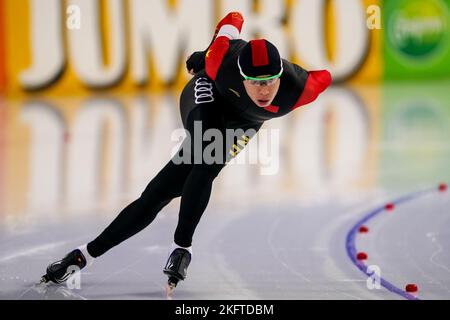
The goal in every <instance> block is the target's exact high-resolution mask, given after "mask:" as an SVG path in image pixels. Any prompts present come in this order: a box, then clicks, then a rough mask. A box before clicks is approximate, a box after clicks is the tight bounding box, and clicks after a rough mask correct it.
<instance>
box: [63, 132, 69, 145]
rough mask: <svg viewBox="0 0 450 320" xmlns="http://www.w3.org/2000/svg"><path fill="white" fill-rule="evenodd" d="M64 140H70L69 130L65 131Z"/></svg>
mask: <svg viewBox="0 0 450 320" xmlns="http://www.w3.org/2000/svg"><path fill="white" fill-rule="evenodd" d="M63 140H64V142H65V143H67V142H69V141H70V133H69V132H67V131H66V132H64V136H63Z"/></svg>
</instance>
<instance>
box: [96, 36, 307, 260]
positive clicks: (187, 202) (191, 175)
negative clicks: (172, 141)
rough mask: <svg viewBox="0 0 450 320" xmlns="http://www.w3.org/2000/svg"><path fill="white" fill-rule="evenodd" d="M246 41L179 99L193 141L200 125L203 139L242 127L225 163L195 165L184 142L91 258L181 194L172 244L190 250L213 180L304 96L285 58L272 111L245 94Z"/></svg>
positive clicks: (301, 78)
mask: <svg viewBox="0 0 450 320" xmlns="http://www.w3.org/2000/svg"><path fill="white" fill-rule="evenodd" d="M245 43H246V42H245V41H243V40H232V41H230V47H229V50H228V51H227V53H226V55H225V57H224V59H223V61H222V66H221V67H220V69H219V71H218V73H217V76H216V78H215V81H213V80H211V79H210V78H209V77H208V75H207V73H206V71H205V69H202V70H201V71H199V72H197V73H196V74H195V76H194V77H193V78H192V79H191V80H190V81H189V83H188V84H187V85H186V86H185V88H184V89H183V92H182V94H181V98H180V113H181V118H182V123H183V126H184V128H185V129H186V130H187V131H188V132H189V134H190V135H191V137H194V136H195V122H196V121H199V122H201V124H202V129H201V131H199V132H200V134H202V135H203V133H204V132H205V131H206V130H208V129H217V130H219V131H220V132H221V133H223V134H224V135H225V132H226V130H227V129H242V131H244V132H245V134H244V135H242V134H239V135H237V136H236V137H235V138H234V139H232V140H231V142H230V143H228V144H224V145H223V150H222V151H223V152H222V154H223V156H222V157H221V159H222V161H218V163H207V162H206V161H200V162H198V161H195V159H193V158H194V156H195V154H196V153H197V155H198V153H199V149H194V147H193V143H190V145H188V146H187V148H183V147H186V143H187V144H189V142H188V141H187V139H186V140H185V143H184V144H183V146H182V148H180V151H179V152H178V154H177V155H175V157H174V158H172V159H171V160H170V161H169V162H168V163H167V164H166V165H165V167H164V168H162V170H161V171H160V172H159V173H158V174H157V175H156V176H155V177H154V178H153V179H152V180H151V181H150V183H149V184H148V185H147V187H146V189H145V190H144V192H143V193H142V194H141V196H140V197H139V198H138V199H136V200H135V201H134V202H132V203H131V204H129V205H128V206H127V207H126V208H124V209H123V210H122V211H121V212H120V214H119V215H118V216H117V217H116V218H115V220H114V221H113V222H112V223H111V224H110V225H109V226H108V227H107V228H106V229H105V230H104V231H103V232H102V233H101V234H100V235H99V236H98V237H97V238H96V239H95V240H93V241H92V242H90V243H89V244H88V246H87V249H88V252H89V253H90V254H91V255H92V256H93V257H98V256H100V255H102V254H103V253H105V252H106V251H108V250H109V249H110V248H112V247H114V246H116V245H118V244H119V243H121V242H122V241H124V240H126V239H128V238H129V237H131V236H133V235H134V234H136V233H137V232H139V231H141V230H142V229H144V228H145V227H147V226H148V225H149V224H150V223H151V222H152V221H153V220H154V219H155V217H156V215H157V214H158V212H159V211H160V210H161V209H162V208H163V207H164V206H166V205H167V204H168V203H169V202H170V201H171V200H172V199H174V198H176V197H180V196H181V205H180V211H179V220H178V225H177V228H176V231H175V236H174V241H175V243H176V244H177V245H179V246H182V247H189V246H191V244H192V237H193V234H194V231H195V228H196V226H197V224H198V223H199V221H200V218H201V216H202V214H203V212H204V211H205V209H206V207H207V204H208V201H209V198H210V194H211V188H212V184H213V181H214V179H215V178H216V176H217V175H218V174H219V172H220V171H221V170H222V168H223V167H224V166H225V164H226V162H228V161H229V160H230V159H232V158H233V157H234V156H236V154H237V153H238V152H239V151H240V150H242V149H243V147H245V145H246V144H247V143H248V141H249V139H251V137H252V136H254V134H256V132H257V131H258V130H259V129H260V128H261V126H262V124H263V123H264V121H266V120H269V119H271V118H274V117H279V116H282V115H285V114H287V113H288V112H290V111H291V110H293V108H294V107H295V104H296V102H298V100H299V97H300V96H301V95H302V92H303V89H304V86H305V83H306V80H307V78H308V72H307V71H305V70H304V69H302V68H300V67H299V66H297V65H295V64H292V63H290V62H288V61H286V60H283V64H284V72H283V74H282V76H281V83H280V88H279V91H278V93H277V95H276V97H275V99H274V101H273V103H272V105H271V107H269V108H261V107H258V106H257V105H255V104H254V103H253V102H252V101H251V99H250V98H249V97H248V95H247V94H246V91H245V89H244V86H243V82H242V78H241V76H240V74H239V70H238V67H237V57H238V54H239V51H240V50H241V49H242V47H243V46H244V45H245ZM199 122H197V124H198V123H199ZM242 131H241V132H242ZM193 140H194V139H191V141H193ZM224 140H226V139H224ZM238 140H241V141H240V143H239V144H237V143H236V142H237V141H238ZM208 144H209V142H203V143H202V146H201V150H200V152H203V151H204V150H205V148H206V147H207V145H208ZM186 152H188V153H189V155H187V157H188V158H189V159H191V161H190V163H180V159H181V158H182V157H183V156H186V154H185V153H186ZM200 158H201V157H200Z"/></svg>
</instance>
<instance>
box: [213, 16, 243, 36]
mask: <svg viewBox="0 0 450 320" xmlns="http://www.w3.org/2000/svg"><path fill="white" fill-rule="evenodd" d="M226 24H231V25H232V26H234V27H236V28H237V29H238V30H239V33H240V32H241V30H242V25H243V24H244V17H242V14H240V13H239V12H230V13H229V14H227V15H226V16H225V17H224V18H223V19H222V20H220V22H219V23H218V24H217V27H216V31H215V32H214V37H215V36H217V33H218V32H219V30H220V28H221V27H222V26H224V25H226Z"/></svg>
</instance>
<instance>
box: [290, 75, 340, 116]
mask: <svg viewBox="0 0 450 320" xmlns="http://www.w3.org/2000/svg"><path fill="white" fill-rule="evenodd" d="M307 73H308V76H307V78H306V83H305V85H304V87H303V92H302V93H301V94H300V96H299V98H298V100H297V102H296V103H295V105H294V106H293V107H292V110H294V109H296V108H298V107H300V106H303V105H306V104H308V103H311V102H313V101H314V100H316V99H317V97H318V96H319V94H321V93H322V92H323V91H325V89H326V88H327V87H328V86H329V85H330V84H331V82H332V78H331V74H330V72H329V71H328V70H314V71H308V72H307Z"/></svg>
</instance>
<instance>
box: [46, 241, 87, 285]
mask: <svg viewBox="0 0 450 320" xmlns="http://www.w3.org/2000/svg"><path fill="white" fill-rule="evenodd" d="M85 266H86V258H85V257H84V255H83V253H81V251H80V250H79V249H75V250H73V251H71V252H70V253H68V254H67V255H66V256H65V257H64V258H62V259H61V260H59V261H56V262H53V263H52V264H50V265H49V266H48V267H47V273H46V274H45V275H43V276H42V278H41V281H40V283H48V282H50V281H51V282H53V283H57V284H59V283H63V282H65V281H66V280H67V279H68V278H69V277H70V276H71V275H72V274H74V273H75V272H76V271H77V270H81V269H83V268H84V267H85Z"/></svg>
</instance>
